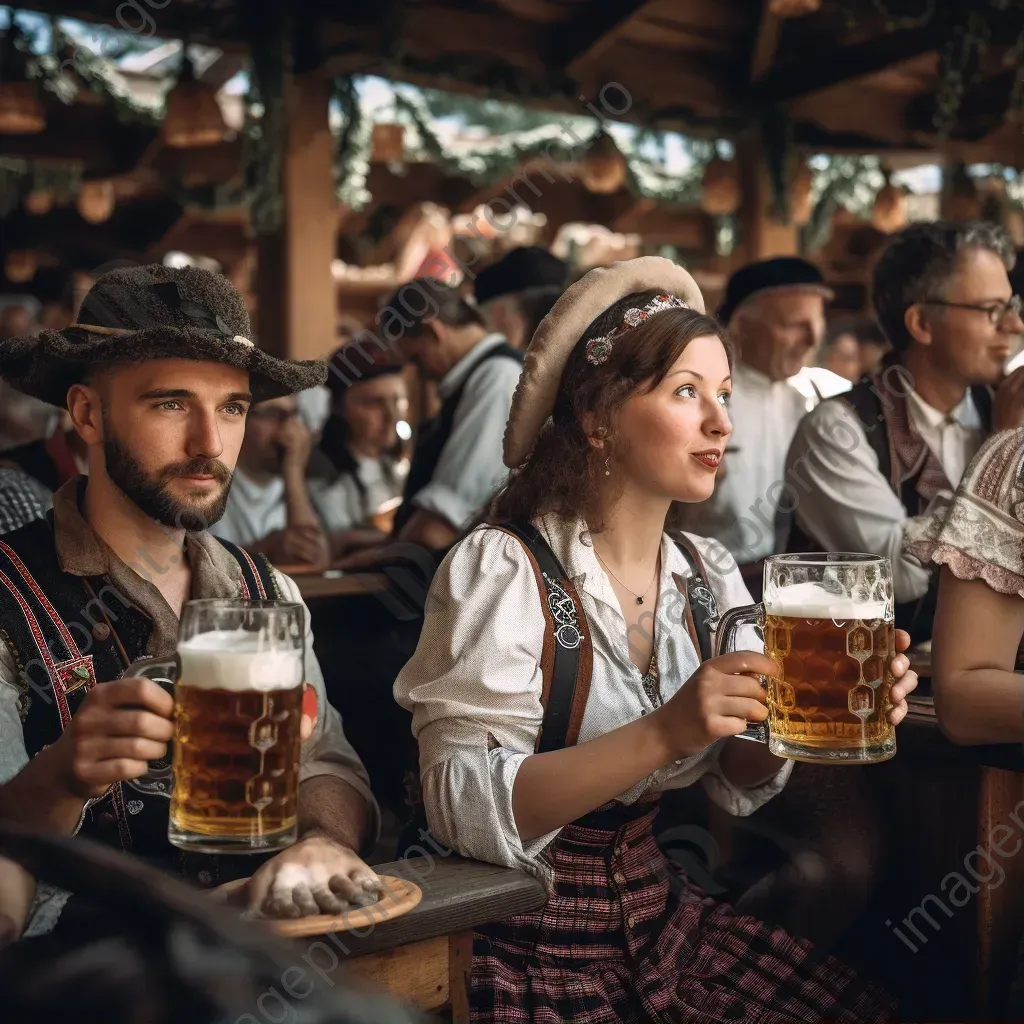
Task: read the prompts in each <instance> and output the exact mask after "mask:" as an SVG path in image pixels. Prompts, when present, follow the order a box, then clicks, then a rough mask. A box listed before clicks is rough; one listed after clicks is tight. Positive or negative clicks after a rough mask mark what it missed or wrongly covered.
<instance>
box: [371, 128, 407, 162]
mask: <svg viewBox="0 0 1024 1024" xmlns="http://www.w3.org/2000/svg"><path fill="white" fill-rule="evenodd" d="M404 159H405V125H401V124H375V125H374V126H373V136H372V139H371V142H370V160H371V161H373V163H375V164H398V163H401V162H402V161H403V160H404Z"/></svg>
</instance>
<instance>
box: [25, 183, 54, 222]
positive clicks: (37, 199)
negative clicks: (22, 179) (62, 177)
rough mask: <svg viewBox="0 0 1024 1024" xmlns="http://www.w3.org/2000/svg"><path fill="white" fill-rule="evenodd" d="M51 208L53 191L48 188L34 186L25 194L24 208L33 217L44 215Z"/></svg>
mask: <svg viewBox="0 0 1024 1024" xmlns="http://www.w3.org/2000/svg"><path fill="white" fill-rule="evenodd" d="M52 209H53V193H52V192H51V191H50V190H49V189H48V188H34V189H32V191H31V192H29V194H28V195H27V196H25V210H26V212H28V213H30V214H32V216H33V217H45V216H46V215H47V214H48V213H49V212H50V211H51V210H52Z"/></svg>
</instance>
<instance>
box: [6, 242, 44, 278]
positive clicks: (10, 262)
mask: <svg viewBox="0 0 1024 1024" xmlns="http://www.w3.org/2000/svg"><path fill="white" fill-rule="evenodd" d="M38 269H39V259H38V257H37V256H36V254H35V253H34V252H31V251H29V250H27V249H13V250H12V251H11V252H9V253H8V254H7V256H6V258H5V259H4V277H6V278H7V280H8V281H10V282H11V284H28V282H29V281H31V280H32V278H33V277H35V276H36V271H37V270H38Z"/></svg>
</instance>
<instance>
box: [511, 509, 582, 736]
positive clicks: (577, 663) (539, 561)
mask: <svg viewBox="0 0 1024 1024" xmlns="http://www.w3.org/2000/svg"><path fill="white" fill-rule="evenodd" d="M498 529H501V530H502V531H503V532H504V533H507V534H510V535H511V536H513V537H515V538H516V539H517V540H518V541H519V542H520V543H521V544H522V545H523V547H524V548H525V549H526V553H527V555H528V556H529V559H530V563H531V565H532V566H533V572H534V575H535V576H536V577H537V589H538V591H539V592H540V601H541V607H542V609H543V610H544V621H545V628H544V648H543V653H542V655H541V675H542V676H543V679H544V689H543V691H542V693H541V704H542V705H543V707H544V721H543V724H542V725H541V730H540V736H539V737H538V739H537V753H539V754H543V753H546V752H547V751H549V750H561V749H562V748H563V747H571V746H574V745H575V744H576V741H577V740H578V739H579V734H580V726H581V725H582V723H583V712H584V711H585V710H586V707H587V698H588V697H589V696H590V675H591V670H592V668H593V663H594V651H593V647H592V644H591V637H590V629H589V626H588V625H587V616H586V613H585V612H584V611H583V603H582V602H581V601H580V598H579V594H577V593H576V588H575V586H573V583H572V580H570V579H569V577H568V576H567V575H566V572H565V570H564V569H563V568H562V565H561V563H560V562H559V561H558V559H557V558H556V557H555V553H554V552H553V551H552V550H551V548H550V547H549V546H548V542H547V541H546V540H545V539H544V538H543V537H542V536H541V534H540V533H539V532H538V530H537V529H535V528H534V527H533V526H530V525H529V524H526V525H523V524H509V525H507V526H502V527H498Z"/></svg>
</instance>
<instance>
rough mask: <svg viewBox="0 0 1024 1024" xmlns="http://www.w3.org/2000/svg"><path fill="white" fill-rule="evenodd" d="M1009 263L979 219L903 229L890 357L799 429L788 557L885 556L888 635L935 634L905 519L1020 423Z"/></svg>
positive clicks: (887, 318) (882, 282)
mask: <svg viewBox="0 0 1024 1024" xmlns="http://www.w3.org/2000/svg"><path fill="white" fill-rule="evenodd" d="M1014 262H1015V253H1014V250H1013V247H1012V245H1011V244H1010V241H1009V239H1008V238H1007V236H1006V235H1005V234H1004V232H1003V231H1002V230H1001V229H999V228H998V227H996V226H994V225H991V224H984V223H962V224H960V223H957V224H954V223H944V222H938V223H927V224H913V225H911V226H910V227H908V228H907V229H906V230H904V231H902V232H901V233H900V234H899V235H897V236H896V237H895V238H894V239H893V240H892V241H891V242H890V244H889V246H888V247H887V248H886V250H885V251H884V252H883V253H882V256H881V257H880V259H879V261H878V264H877V265H876V267H875V273H874V288H873V298H874V306H875V313H876V316H877V318H878V321H879V324H880V325H881V327H882V329H883V331H884V332H885V335H886V337H887V338H888V339H889V342H890V343H891V345H892V352H890V354H889V355H888V356H887V357H886V360H885V363H884V365H883V369H882V372H881V373H879V374H877V375H876V376H875V377H874V378H871V379H867V380H865V381H863V382H862V383H860V384H858V385H857V386H856V387H855V388H854V389H853V390H852V391H851V392H849V393H848V394H846V395H842V396H839V397H838V398H834V399H832V400H830V401H827V402H823V403H822V404H821V405H820V406H818V408H816V409H815V410H814V411H813V412H811V413H809V414H808V415H807V416H806V417H805V418H804V419H803V421H802V422H801V424H800V426H799V428H798V429H797V433H796V436H795V438H794V440H793V444H792V446H791V447H790V450H789V455H788V457H787V465H786V485H787V493H786V494H784V495H783V496H782V497H781V499H780V501H779V508H780V526H781V527H782V528H783V529H786V528H788V529H789V540H788V550H790V551H814V550H825V551H829V550H831V551H868V552H873V553H875V554H878V555H886V556H888V557H889V558H890V559H891V560H892V567H893V584H894V589H895V600H896V625H897V626H898V627H900V628H903V629H906V630H908V631H909V632H910V633H911V636H912V637H913V638H914V640H915V641H917V642H921V641H924V640H928V639H930V637H931V629H932V617H933V614H934V604H935V590H936V588H935V582H934V579H933V575H932V573H931V572H930V571H929V570H928V569H926V568H923V567H922V566H921V565H920V564H919V563H918V562H917V561H916V560H914V559H912V558H910V557H909V556H905V555H904V554H903V553H902V550H901V548H902V543H903V534H904V530H905V529H906V527H907V523H908V520H909V519H911V518H912V517H915V516H919V515H922V514H924V513H925V511H926V509H927V507H928V506H929V504H930V503H931V502H932V501H933V500H934V499H935V498H936V497H937V496H938V495H940V494H942V493H949V492H952V491H953V490H955V489H956V487H957V485H958V484H959V483H960V478H961V477H962V476H963V473H964V470H965V469H966V468H967V466H968V464H969V463H970V461H971V459H972V458H973V457H974V455H975V453H976V452H977V451H978V449H979V447H980V446H981V444H982V442H983V440H984V439H985V437H986V436H987V435H988V434H989V433H990V432H992V431H996V430H1007V429H1011V428H1015V427H1019V426H1021V425H1022V424H1024V370H1018V371H1016V372H1014V373H1012V374H1010V375H1009V376H1007V375H1006V373H1005V368H1006V365H1007V361H1008V359H1009V357H1010V354H1011V352H1012V351H1013V350H1014V348H1015V344H1016V341H1017V338H1018V336H1019V335H1020V334H1021V333H1022V332H1024V323H1022V322H1021V317H1020V312H1021V300H1020V298H1019V297H1018V296H1016V295H1014V294H1013V289H1012V287H1011V285H1010V279H1009V276H1008V272H1009V271H1010V270H1011V269H1012V268H1013V266H1014Z"/></svg>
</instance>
